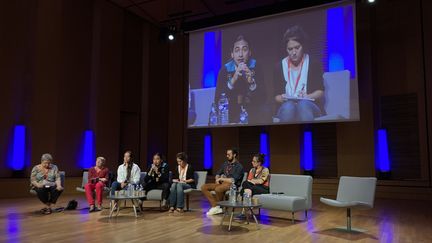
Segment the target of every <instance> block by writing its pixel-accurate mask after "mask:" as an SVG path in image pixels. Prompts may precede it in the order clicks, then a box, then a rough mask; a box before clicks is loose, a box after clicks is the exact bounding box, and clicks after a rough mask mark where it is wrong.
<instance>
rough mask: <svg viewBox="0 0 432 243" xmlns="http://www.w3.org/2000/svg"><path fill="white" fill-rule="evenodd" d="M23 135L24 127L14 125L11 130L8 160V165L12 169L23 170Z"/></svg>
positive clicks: (24, 132)
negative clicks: (10, 147)
mask: <svg viewBox="0 0 432 243" xmlns="http://www.w3.org/2000/svg"><path fill="white" fill-rule="evenodd" d="M25 137H26V127H25V126H23V125H16V126H15V128H14V132H13V141H12V154H11V156H10V157H9V160H8V166H9V168H11V169H12V170H23V169H24V167H25V152H26V151H25V144H26V141H25Z"/></svg>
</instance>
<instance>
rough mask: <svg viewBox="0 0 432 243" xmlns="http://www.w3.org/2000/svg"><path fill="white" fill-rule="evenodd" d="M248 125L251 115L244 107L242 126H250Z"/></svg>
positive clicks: (241, 115)
mask: <svg viewBox="0 0 432 243" xmlns="http://www.w3.org/2000/svg"><path fill="white" fill-rule="evenodd" d="M248 123H249V114H248V113H247V111H246V109H245V108H244V106H241V112H240V124H248Z"/></svg>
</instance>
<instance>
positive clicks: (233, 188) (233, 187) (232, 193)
mask: <svg viewBox="0 0 432 243" xmlns="http://www.w3.org/2000/svg"><path fill="white" fill-rule="evenodd" d="M236 200H237V187H236V185H235V184H234V181H233V182H232V183H231V187H230V192H229V201H230V203H235V202H236Z"/></svg>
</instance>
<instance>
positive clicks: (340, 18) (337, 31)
mask: <svg viewBox="0 0 432 243" xmlns="http://www.w3.org/2000/svg"><path fill="white" fill-rule="evenodd" d="M327 52H328V53H327V55H328V56H327V58H328V60H327V63H328V67H327V68H328V69H327V71H329V72H334V71H342V70H349V71H350V73H351V78H355V77H356V66H355V48H354V22H353V7H352V5H348V6H341V7H335V8H330V9H328V10H327Z"/></svg>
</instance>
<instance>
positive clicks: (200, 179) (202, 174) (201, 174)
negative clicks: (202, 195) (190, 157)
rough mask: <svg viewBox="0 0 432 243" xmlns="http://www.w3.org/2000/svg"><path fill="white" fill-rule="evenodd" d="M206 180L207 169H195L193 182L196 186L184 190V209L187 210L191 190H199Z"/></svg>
mask: <svg viewBox="0 0 432 243" xmlns="http://www.w3.org/2000/svg"><path fill="white" fill-rule="evenodd" d="M206 180H207V171H195V184H196V188H190V189H186V190H184V191H183V192H184V194H185V195H186V198H185V199H186V210H188V211H189V195H190V193H193V192H200V191H201V186H202V185H204V184H205V182H206Z"/></svg>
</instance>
